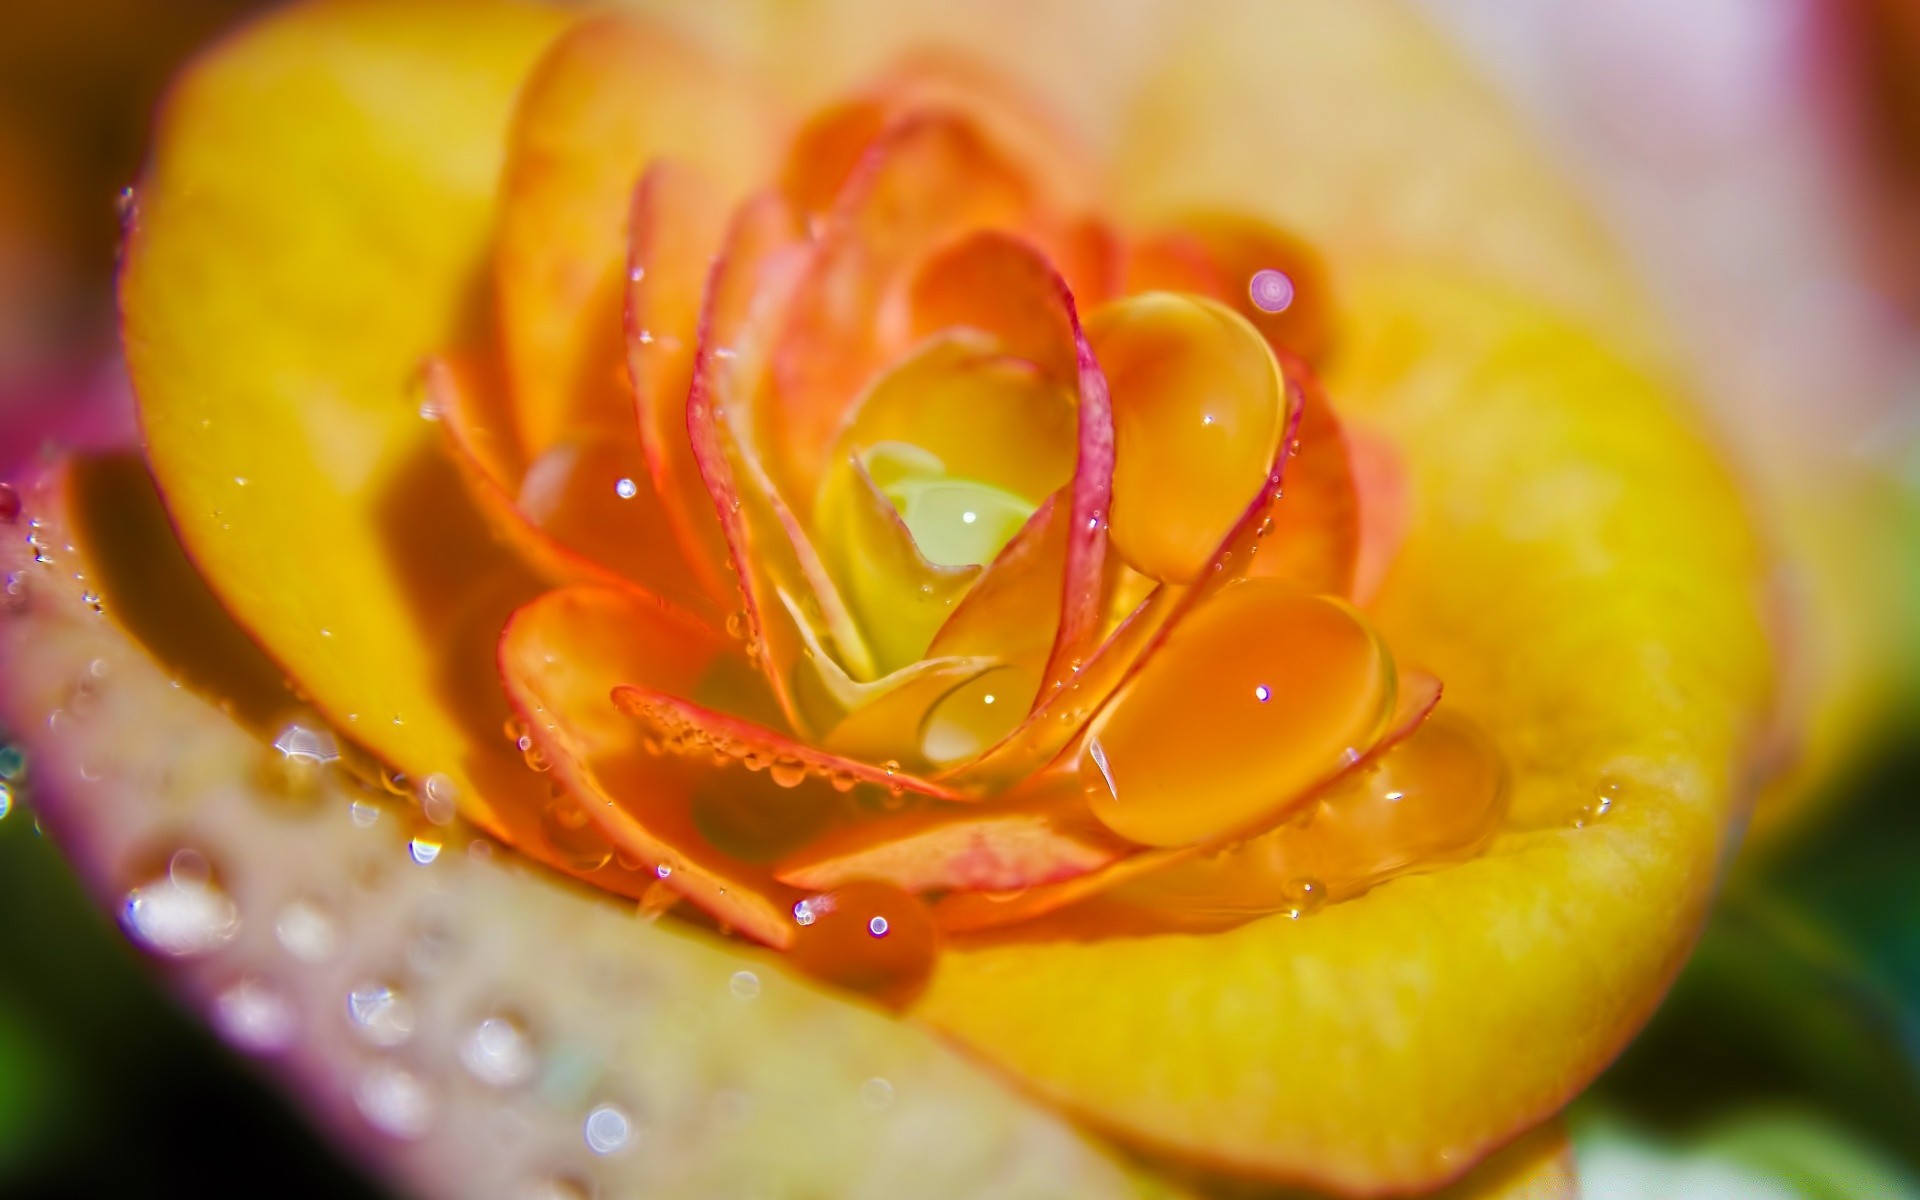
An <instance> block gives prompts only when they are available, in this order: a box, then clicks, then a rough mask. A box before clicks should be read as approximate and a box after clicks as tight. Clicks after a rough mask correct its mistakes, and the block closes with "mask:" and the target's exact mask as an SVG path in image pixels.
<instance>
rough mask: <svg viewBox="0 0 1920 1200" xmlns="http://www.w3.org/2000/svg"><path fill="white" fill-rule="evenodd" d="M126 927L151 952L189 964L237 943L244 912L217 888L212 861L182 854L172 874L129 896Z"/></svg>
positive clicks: (170, 865)
mask: <svg viewBox="0 0 1920 1200" xmlns="http://www.w3.org/2000/svg"><path fill="white" fill-rule="evenodd" d="M120 923H121V925H122V926H124V927H125V929H126V930H127V932H128V933H129V934H130V935H132V936H133V938H134V939H135V940H136V941H138V942H140V943H141V944H142V945H144V946H146V947H147V948H148V949H149V950H153V951H155V952H157V953H160V954H164V955H167V956H168V957H170V958H187V957H191V956H193V955H196V954H205V953H207V952H208V951H210V950H215V949H218V948H219V947H221V946H223V945H225V944H226V943H227V942H229V941H231V940H232V939H233V936H234V934H235V933H237V932H238V931H239V928H240V910H239V909H238V908H237V907H236V906H235V905H234V903H233V900H232V899H231V898H229V897H228V896H227V894H226V893H225V892H223V891H221V890H220V889H219V888H218V887H217V886H215V885H214V882H213V879H212V874H211V871H210V870H209V869H208V867H207V865H206V859H204V858H202V857H201V856H200V855H199V854H198V853H196V852H194V851H192V850H182V851H179V852H178V853H176V854H175V855H174V856H173V858H172V860H171V861H170V862H169V863H168V866H167V872H166V874H164V875H162V876H160V877H159V878H157V879H152V880H149V881H148V882H146V883H143V884H141V885H140V886H139V887H136V888H134V889H133V890H131V891H129V892H128V893H127V897H126V900H125V902H124V903H123V904H122V905H121V909H120Z"/></svg>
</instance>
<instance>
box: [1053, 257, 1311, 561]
mask: <svg viewBox="0 0 1920 1200" xmlns="http://www.w3.org/2000/svg"><path fill="white" fill-rule="evenodd" d="M1087 337H1088V340H1089V341H1090V342H1091V343H1092V345H1093V351H1094V354H1095V356H1096V357H1097V358H1098V359H1099V361H1100V367H1101V369H1102V370H1103V371H1105V372H1106V377H1107V384H1108V387H1109V388H1110V389H1111V392H1112V396H1113V432H1114V451H1115V456H1114V468H1113V518H1112V528H1113V544H1114V546H1115V548H1116V549H1118V550H1119V552H1120V555H1121V557H1122V558H1124V559H1125V560H1126V562H1127V565H1128V566H1130V567H1132V568H1133V569H1134V570H1136V571H1140V572H1142V573H1144V574H1147V575H1151V576H1152V577H1153V578H1155V579H1161V580H1166V581H1169V582H1174V583H1190V582H1192V581H1193V580H1194V579H1195V578H1197V577H1198V576H1199V575H1200V574H1201V572H1203V571H1204V570H1206V567H1207V564H1208V562H1209V561H1211V559H1212V558H1213V554H1214V550H1215V549H1216V547H1218V546H1219V544H1220V541H1221V539H1222V538H1224V537H1225V536H1226V535H1227V533H1228V532H1229V531H1230V530H1231V529H1232V528H1233V527H1234V523H1235V522H1236V521H1238V520H1239V519H1240V516H1241V514H1242V513H1243V512H1245V511H1246V508H1247V505H1248V504H1250V503H1251V502H1252V501H1253V499H1254V496H1255V495H1256V494H1257V493H1258V492H1259V491H1260V485H1261V484H1262V483H1263V482H1264V481H1265V480H1266V478H1267V475H1268V473H1269V471H1270V470H1271V468H1272V465H1273V457H1274V454H1275V452H1276V451H1277V450H1278V449H1279V446H1280V436H1281V431H1282V427H1283V426H1284V425H1285V423H1286V410H1287V399H1286V387H1285V384H1284V383H1283V381H1282V379H1281V376H1280V369H1279V367H1278V365H1276V363H1275V362H1274V358H1273V353H1272V351H1270V350H1269V349H1268V348H1267V344H1266V342H1264V341H1263V340H1261V337H1260V334H1259V331H1257V330H1256V329H1254V328H1253V326H1252V325H1250V324H1248V323H1247V320H1246V318H1244V317H1242V316H1240V315H1239V314H1238V313H1236V312H1234V311H1233V310H1231V309H1229V308H1227V307H1226V306H1224V305H1222V304H1219V303H1216V302H1215V301H1212V300H1203V299H1200V298H1198V297H1194V296H1179V295H1173V294H1171V293H1166V292H1155V293H1149V294H1148V295H1144V296H1136V297H1133V298H1131V299H1128V300H1122V301H1119V302H1117V303H1114V304H1110V305H1107V306H1106V307H1104V308H1102V309H1101V310H1099V311H1098V312H1096V313H1095V314H1094V315H1093V318H1092V319H1091V320H1090V321H1089V322H1088V324H1087Z"/></svg>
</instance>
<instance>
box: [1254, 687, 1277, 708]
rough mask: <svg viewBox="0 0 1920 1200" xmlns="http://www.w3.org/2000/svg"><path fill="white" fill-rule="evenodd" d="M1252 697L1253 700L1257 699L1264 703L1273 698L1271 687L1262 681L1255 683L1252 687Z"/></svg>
mask: <svg viewBox="0 0 1920 1200" xmlns="http://www.w3.org/2000/svg"><path fill="white" fill-rule="evenodd" d="M1253 698H1254V699H1255V700H1258V701H1259V702H1260V703H1262V704H1265V703H1266V702H1267V701H1269V700H1271V699H1273V689H1272V688H1270V687H1268V686H1267V685H1266V684H1264V683H1261V684H1255V685H1254V689H1253Z"/></svg>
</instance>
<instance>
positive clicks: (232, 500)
mask: <svg viewBox="0 0 1920 1200" xmlns="http://www.w3.org/2000/svg"><path fill="white" fill-rule="evenodd" d="M562 20H563V18H562V17H561V16H559V15H558V14H555V13H553V12H551V11H548V10H544V9H540V8H537V7H533V6H524V5H518V4H507V3H483V4H477V5H469V4H453V3H445V4H436V3H423V4H417V5H406V6H386V5H346V4H341V5H315V6H312V7H304V8H295V9H289V10H287V11H286V12H285V13H284V14H282V15H280V16H277V17H275V18H273V19H271V20H268V21H264V22H261V23H259V24H257V25H255V26H252V27H251V28H250V29H249V31H248V32H247V33H246V34H245V35H244V36H242V37H239V38H236V39H233V40H231V41H229V42H226V43H223V44H222V45H221V46H220V47H219V48H218V49H217V50H215V51H213V52H211V53H210V54H209V55H208V56H207V57H206V58H205V59H203V60H202V61H201V62H200V63H199V65H198V66H196V67H195V69H194V70H193V71H192V72H191V73H189V74H188V75H187V76H186V77H185V78H184V79H183V80H182V81H181V83H180V84H179V85H178V87H177V89H176V91H175V92H174V93H173V96H172V98H171V100H170V102H169V103H168V105H167V108H166V110H165V112H164V113H163V114H162V117H161V123H160V132H159V137H158V140H157V145H156V148H155V155H154V160H153V163H152V165H151V167H150V168H149V170H148V172H147V174H146V176H145V178H144V179H143V181H142V183H141V185H140V189H139V203H138V209H137V212H136V214H135V215H134V217H133V219H132V224H131V229H130V231H129V236H128V244H127V249H126V265H125V270H124V274H123V277H122V283H121V303H122V307H123V312H124V321H125V335H126V350H127V359H128V366H129V368H130V370H131V372H132V375H133V380H134V387H135V390H136V392H137V394H138V397H139V403H140V417H141V421H142V424H143V426H144V429H145V432H146V439H147V447H148V453H149V461H150V463H151V466H152V469H153V472H154V475H155V478H156V479H157V480H158V482H159V484H160V488H161V491H162V494H163V495H164V497H165V500H166V503H167V508H168V511H169V512H170V513H171V515H172V517H173V521H174V524H175V526H176V528H177V529H178V530H179V531H180V536H181V540H182V542H183V543H184V544H185V546H186V548H187V551H188V553H189V554H190V555H191V556H192V557H193V559H194V561H195V563H196V564H197V565H198V566H199V568H200V569H201V571H202V572H203V573H204V574H205V575H206V577H207V578H208V580H209V582H211V583H212V585H213V587H214V590H215V591H216V592H217V593H219V595H220V598H221V600H222V602H223V603H225V604H226V606H227V607H228V608H229V609H230V610H231V611H232V612H233V613H234V615H235V616H236V617H238V618H239V619H240V621H241V622H242V623H243V624H244V625H245V626H246V627H247V628H248V630H249V631H251V632H252V633H253V634H254V636H255V637H256V638H258V639H259V640H260V641H261V643H262V644H263V645H264V646H266V647H267V649H268V650H269V652H270V653H271V654H272V655H273V657H274V658H275V660H276V661H278V662H279V664H280V665H281V666H282V667H283V668H285V669H286V671H287V672H288V674H290V675H291V676H293V677H294V678H296V679H298V680H299V681H300V686H301V687H302V688H303V689H304V690H305V691H306V692H307V693H308V694H309V695H310V696H312V698H313V702H314V704H315V705H316V706H317V707H319V708H320V709H321V711H323V712H324V713H326V714H327V716H328V717H329V718H330V719H331V720H332V721H334V722H335V723H336V724H337V725H338V726H339V728H340V729H342V730H343V731H344V732H346V733H347V734H348V735H349V736H351V737H353V738H354V739H355V740H357V741H359V742H361V743H362V744H364V745H366V746H367V747H368V748H370V749H371V750H373V751H375V752H376V753H378V754H379V755H380V756H381V757H383V758H385V759H386V760H388V761H389V762H391V763H393V764H394V765H395V766H397V767H399V768H401V769H402V770H404V771H406V772H407V773H408V774H409V775H412V776H414V777H415V778H417V779H424V778H426V777H427V776H428V775H429V774H431V773H435V772H439V773H443V774H445V775H446V776H447V777H449V778H450V779H451V780H453V781H454V783H455V784H456V785H457V788H458V791H459V793H460V795H461V800H462V803H463V805H464V806H466V809H467V811H469V812H470V813H471V814H472V815H473V816H474V817H475V818H476V819H478V820H480V821H481V822H482V823H483V824H486V825H487V826H489V827H490V828H494V829H500V828H502V827H503V825H504V823H505V822H506V820H507V819H508V818H507V816H506V810H507V809H508V808H510V807H512V806H513V805H514V803H515V802H516V798H518V797H521V796H524V795H526V794H528V793H530V792H532V791H534V790H535V789H536V788H537V787H539V786H543V785H542V784H541V783H540V782H539V781H537V779H536V777H534V776H533V775H532V773H531V772H528V771H527V770H526V769H525V767H524V766H522V765H521V764H520V761H519V756H518V754H517V753H514V752H512V751H511V749H510V747H509V746H508V745H507V743H506V742H505V741H504V739H502V738H501V736H500V727H501V723H502V722H503V721H504V720H505V717H506V709H505V701H504V698H503V697H501V696H500V694H499V691H498V688H497V687H494V686H493V685H492V684H491V683H489V682H487V681H486V680H485V678H484V676H483V674H482V673H481V672H480V671H479V670H477V669H476V667H477V665H478V664H484V663H485V661H486V658H487V652H486V646H487V645H488V644H489V643H490V642H491V640H492V638H493V637H494V635H495V633H496V632H497V630H498V628H499V622H500V620H501V619H502V618H503V617H504V615H505V613H506V612H507V611H508V610H509V609H510V608H511V606H512V605H513V604H515V603H518V602H519V601H520V600H522V599H524V598H526V597H527V596H528V595H530V594H531V592H532V590H533V588H534V587H535V586H536V585H535V583H534V582H533V581H532V580H531V579H528V578H526V577H525V576H524V575H522V574H521V573H520V572H519V571H518V569H517V568H516V567H515V566H514V565H513V563H512V561H511V560H510V558H509V556H508V555H506V554H505V553H504V552H503V551H502V550H501V549H500V548H498V547H497V546H496V545H495V544H494V543H493V541H492V539H491V538H490V537H489V535H488V533H487V532H486V530H485V527H484V526H483V525H482V523H481V522H480V520H479V519H478V517H477V515H476V514H475V513H474V512H473V511H472V510H471V509H470V508H469V507H468V506H467V502H466V500H465V497H464V495H463V493H462V488H461V485H460V482H459V480H458V479H457V477H456V476H455V474H454V472H453V470H452V469H451V468H450V467H449V466H448V465H447V463H446V460H445V457H444V454H443V452H442V450H441V447H440V435H439V433H438V431H437V429H436V427H435V426H434V425H433V423H431V422H429V421H425V420H422V419H421V417H420V415H419V410H420V397H419V395H418V393H417V391H416V389H415V388H414V387H413V382H414V380H415V379H416V378H417V376H418V372H419V370H420V366H421V364H422V362H423V361H424V360H425V359H426V357H427V356H428V355H429V354H432V353H434V352H436V351H438V350H440V349H441V348H443V347H446V346H449V345H454V344H458V343H460V342H461V341H463V340H465V339H464V338H463V336H462V335H463V333H466V332H468V331H467V330H465V329H464V327H463V323H464V322H465V321H467V320H469V319H470V318H471V315H472V313H473V311H474V296H473V292H472V284H473V281H474V280H475V279H476V278H477V277H478V276H479V274H480V271H481V268H482V266H483V265H484V255H485V252H486V249H487V246H488V241H489V236H490V233H491V224H492V218H493V200H494V194H495V187H496V182H497V179H498V176H499V170H500V164H501V147H502V145H503V144H504V141H505V134H506V129H507V124H508V118H509V113H510V106H511V104H512V101H513V98H514V95H515V94H516V91H517V89H518V87H519V84H520V80H521V78H522V77H523V76H524V74H525V73H526V71H527V69H528V68H529V67H530V66H531V64H532V62H533V60H534V59H535V57H536V56H537V55H538V54H539V53H540V52H541V51H542V49H543V48H544V47H545V46H546V44H547V43H548V42H549V41H550V40H551V39H552V37H553V36H554V34H555V33H556V32H557V31H558V30H559V28H560V25H561V22H562ZM529 844H530V845H531V846H532V847H533V848H534V852H536V853H538V852H539V846H540V844H541V843H540V839H539V838H538V837H537V836H535V837H533V838H532V839H531V840H530V843H529Z"/></svg>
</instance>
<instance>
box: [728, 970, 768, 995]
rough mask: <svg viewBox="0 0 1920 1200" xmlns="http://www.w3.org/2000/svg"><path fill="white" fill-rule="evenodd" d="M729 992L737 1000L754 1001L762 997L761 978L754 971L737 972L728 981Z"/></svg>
mask: <svg viewBox="0 0 1920 1200" xmlns="http://www.w3.org/2000/svg"><path fill="white" fill-rule="evenodd" d="M727 990H728V991H729V992H732V993H733V998H734V999H735V1000H752V999H754V998H756V997H757V996H759V995H760V977H759V976H758V975H755V974H754V973H753V972H752V971H735V972H734V973H733V977H732V978H731V979H729V980H727Z"/></svg>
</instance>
